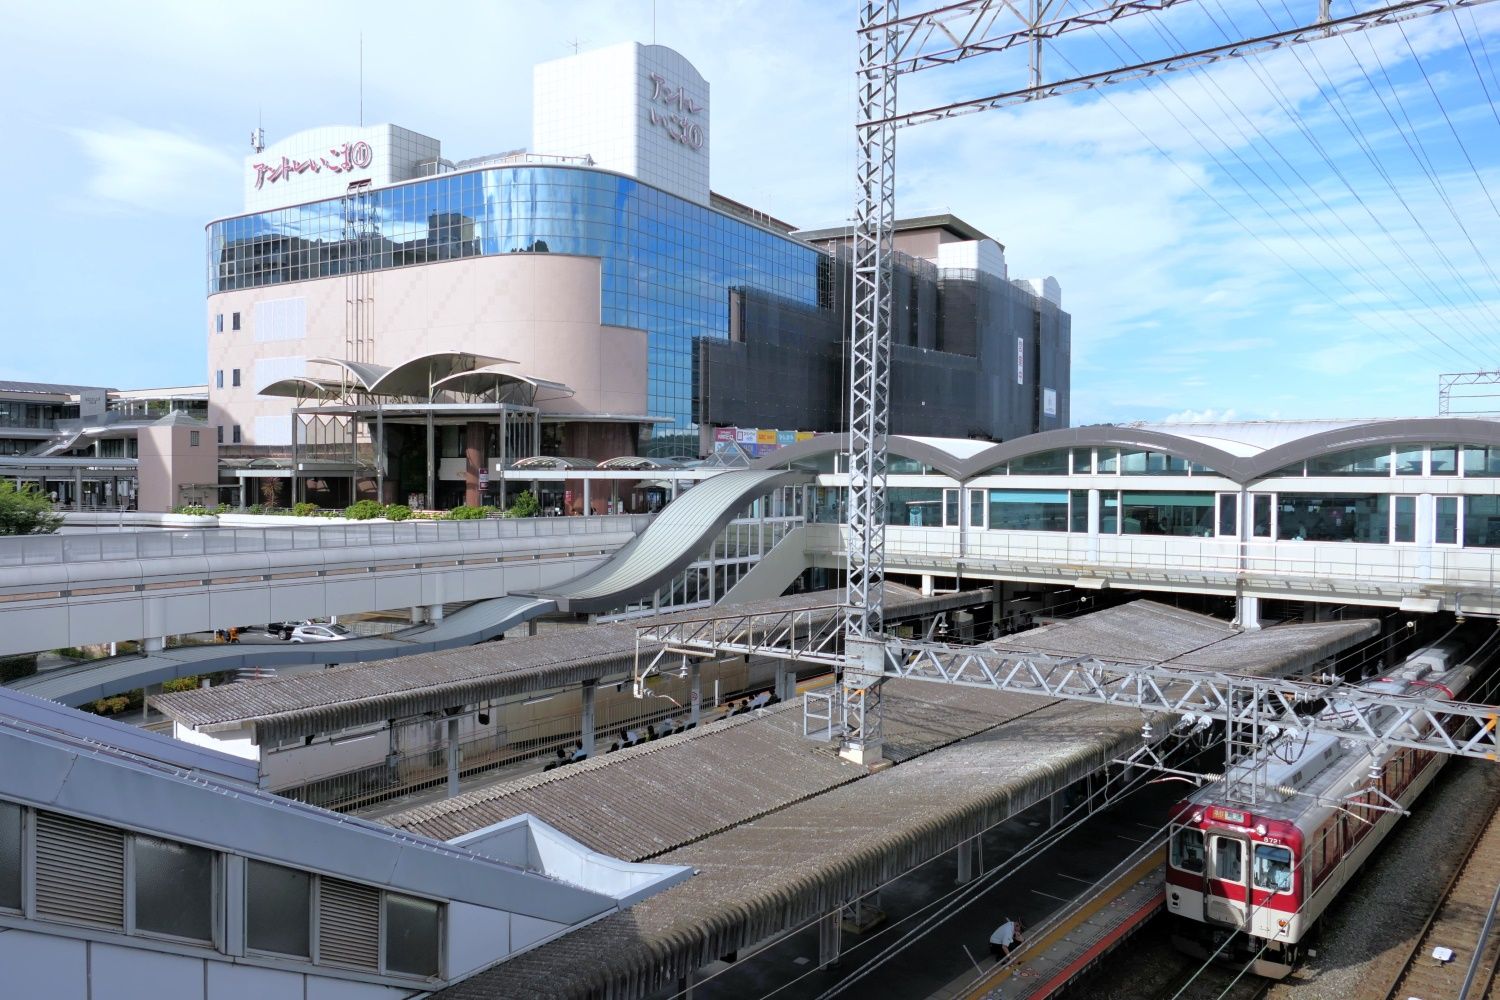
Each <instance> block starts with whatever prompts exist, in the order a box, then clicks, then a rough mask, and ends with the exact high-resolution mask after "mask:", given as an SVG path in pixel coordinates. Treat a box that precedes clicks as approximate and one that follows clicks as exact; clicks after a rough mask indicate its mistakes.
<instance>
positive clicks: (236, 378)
mask: <svg viewBox="0 0 1500 1000" xmlns="http://www.w3.org/2000/svg"><path fill="white" fill-rule="evenodd" d="M229 384H230V385H232V386H236V387H237V386H239V384H240V370H239V369H238V368H235V369H233V370H232V371H231V372H230V374H229Z"/></svg>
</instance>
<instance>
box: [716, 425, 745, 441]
mask: <svg viewBox="0 0 1500 1000" xmlns="http://www.w3.org/2000/svg"><path fill="white" fill-rule="evenodd" d="M738 433H739V428H738V427H715V428H714V440H715V441H736V440H738V437H737V436H736V435H737V434H738Z"/></svg>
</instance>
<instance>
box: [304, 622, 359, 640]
mask: <svg viewBox="0 0 1500 1000" xmlns="http://www.w3.org/2000/svg"><path fill="white" fill-rule="evenodd" d="M352 638H354V633H353V632H351V631H349V630H348V629H347V628H345V627H344V626H342V625H298V626H297V627H296V628H294V629H292V642H337V641H339V640H341V639H352Z"/></svg>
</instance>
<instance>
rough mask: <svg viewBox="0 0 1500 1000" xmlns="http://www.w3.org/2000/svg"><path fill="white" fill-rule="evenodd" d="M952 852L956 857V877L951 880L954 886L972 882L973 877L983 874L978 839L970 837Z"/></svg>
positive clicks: (981, 855) (982, 859) (982, 860)
mask: <svg viewBox="0 0 1500 1000" xmlns="http://www.w3.org/2000/svg"><path fill="white" fill-rule="evenodd" d="M954 852H955V853H956V854H957V855H958V875H957V877H956V878H954V880H953V882H954V884H955V885H964V884H965V883H968V882H972V881H973V880H974V876H976V875H981V874H983V873H984V849H983V846H982V845H981V844H980V842H979V838H978V837H970V838H969V839H968V840H966V841H964V842H963V843H961V844H959V845H958V846H957V847H956V848H954Z"/></svg>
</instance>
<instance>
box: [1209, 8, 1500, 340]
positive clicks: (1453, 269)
mask: <svg viewBox="0 0 1500 1000" xmlns="http://www.w3.org/2000/svg"><path fill="white" fill-rule="evenodd" d="M1255 2H1256V6H1258V7H1259V8H1260V10H1261V12H1262V13H1263V14H1265V16H1266V20H1267V21H1268V22H1270V23H1271V24H1273V25H1274V24H1275V23H1276V22H1275V18H1274V17H1272V15H1271V12H1270V11H1269V10H1267V9H1266V5H1265V3H1264V2H1263V0H1255ZM1281 6H1282V9H1284V10H1286V11H1287V12H1288V13H1291V8H1290V7H1288V6H1287V5H1286V0H1281ZM1221 9H1222V8H1221ZM1304 47H1305V48H1307V49H1308V53H1307V54H1308V55H1310V56H1311V57H1312V60H1313V62H1314V63H1316V64H1317V67H1318V70H1319V71H1320V72H1321V73H1322V74H1323V78H1324V80H1326V81H1327V83H1328V86H1326V87H1325V86H1324V85H1323V83H1322V82H1320V81H1319V80H1318V78H1317V77H1316V76H1315V75H1314V74H1313V72H1312V70H1311V69H1309V68H1308V66H1307V60H1306V59H1305V58H1304V57H1303V52H1302V51H1301V50H1302V48H1304ZM1292 57H1293V59H1294V60H1295V61H1296V63H1297V65H1298V66H1299V67H1300V68H1301V69H1302V72H1303V73H1304V74H1305V75H1306V76H1307V79H1308V82H1309V83H1311V84H1312V85H1313V87H1314V89H1316V90H1317V92H1318V95H1319V96H1320V97H1322V99H1323V102H1324V103H1325V104H1326V105H1327V106H1328V108H1329V110H1331V111H1332V112H1333V113H1334V117H1335V118H1336V119H1337V120H1338V121H1339V123H1340V124H1341V125H1342V126H1343V127H1344V130H1345V132H1347V133H1348V135H1349V137H1350V138H1351V139H1352V140H1354V144H1355V145H1356V146H1357V147H1358V148H1359V150H1360V152H1362V153H1363V154H1364V156H1365V159H1366V160H1367V161H1368V162H1369V164H1370V166H1371V167H1372V168H1373V169H1374V170H1375V173H1376V174H1377V175H1379V177H1380V178H1381V180H1383V181H1384V182H1385V186H1386V189H1387V190H1389V191H1390V193H1391V195H1392V196H1393V197H1394V198H1395V199H1396V201H1397V203H1398V204H1400V205H1401V207H1402V209H1403V210H1404V211H1405V212H1406V216H1407V218H1408V219H1410V220H1411V223H1412V225H1414V226H1415V227H1416V230H1417V232H1418V233H1420V234H1421V236H1422V239H1423V240H1425V241H1426V243H1427V245H1428V246H1429V247H1430V248H1431V249H1432V251H1433V252H1434V253H1436V254H1437V257H1438V259H1439V260H1440V261H1441V262H1442V264H1443V266H1444V268H1446V269H1447V271H1448V274H1449V275H1450V276H1451V277H1452V278H1453V281H1454V283H1455V286H1456V287H1458V288H1459V289H1461V290H1462V291H1463V292H1464V293H1465V294H1467V295H1468V296H1469V298H1471V299H1473V301H1474V302H1475V304H1476V305H1478V306H1479V307H1480V308H1481V309H1482V310H1484V311H1487V312H1489V313H1490V314H1491V316H1492V317H1493V316H1494V313H1493V310H1490V309H1489V308H1488V305H1487V303H1486V301H1485V300H1484V299H1482V298H1481V297H1480V296H1479V294H1478V292H1476V291H1475V290H1474V287H1473V285H1472V284H1471V283H1470V282H1469V280H1468V279H1467V278H1466V277H1465V276H1464V275H1463V273H1462V272H1460V271H1459V270H1458V267H1457V266H1456V265H1455V264H1454V263H1453V261H1452V259H1451V258H1450V257H1449V256H1448V254H1447V252H1446V251H1445V250H1443V248H1442V246H1441V245H1440V244H1439V243H1438V241H1437V239H1436V238H1435V237H1434V236H1433V235H1432V232H1431V230H1430V229H1429V228H1428V226H1427V224H1426V223H1425V222H1424V221H1423V220H1422V218H1421V217H1420V216H1419V215H1418V214H1417V212H1416V210H1415V209H1413V208H1412V206H1411V203H1410V202H1409V201H1408V200H1407V198H1406V195H1405V194H1404V193H1403V192H1402V191H1401V187H1400V185H1398V184H1397V183H1396V181H1395V179H1394V178H1393V177H1392V176H1391V174H1390V172H1389V171H1388V170H1387V169H1386V166H1385V163H1384V161H1383V160H1382V159H1381V157H1380V156H1379V154H1378V153H1376V152H1375V150H1374V148H1373V146H1372V145H1371V144H1370V142H1369V138H1368V137H1367V136H1366V135H1365V134H1364V130H1363V129H1362V128H1360V127H1359V126H1358V122H1357V116H1356V115H1355V114H1354V112H1353V111H1352V110H1350V108H1349V104H1348V102H1347V101H1346V100H1345V99H1344V96H1343V93H1342V92H1341V91H1340V89H1339V88H1338V87H1337V86H1336V85H1334V83H1333V74H1332V73H1330V72H1329V71H1328V68H1327V67H1326V66H1324V65H1323V57H1322V56H1321V55H1320V54H1319V53H1318V47H1317V46H1299V47H1297V48H1294V49H1292ZM1361 201H1362V202H1363V199H1361ZM1371 217H1372V218H1374V214H1373V212H1372V213H1371ZM1377 225H1379V227H1380V229H1381V231H1382V232H1384V233H1386V236H1387V237H1388V238H1389V239H1390V240H1391V241H1392V242H1393V244H1394V245H1396V247H1397V249H1398V250H1400V251H1401V254H1402V256H1403V257H1405V258H1406V259H1407V261H1408V262H1409V263H1410V264H1411V265H1412V266H1413V267H1416V268H1421V264H1420V263H1419V262H1418V261H1417V260H1416V258H1415V257H1413V256H1412V254H1411V252H1410V251H1409V250H1407V249H1406V247H1405V244H1404V243H1403V242H1401V241H1398V240H1397V238H1396V236H1395V235H1394V234H1392V233H1391V232H1390V231H1389V229H1388V228H1387V227H1386V226H1385V224H1384V223H1383V222H1379V221H1377ZM1424 273H1425V271H1424ZM1434 287H1435V288H1436V289H1437V292H1438V297H1439V298H1441V299H1443V300H1444V301H1445V302H1447V303H1448V305H1449V307H1450V308H1451V309H1453V310H1454V312H1455V313H1456V314H1457V315H1459V316H1464V317H1465V318H1468V317H1467V316H1466V314H1465V313H1464V310H1463V308H1462V307H1461V306H1459V304H1458V303H1457V302H1455V301H1454V300H1453V299H1452V298H1450V297H1449V295H1448V293H1447V291H1446V290H1444V289H1443V288H1442V287H1441V286H1438V285H1437V284H1436V283H1435V282H1434ZM1495 321H1500V318H1497V319H1496V320H1495ZM1470 322H1471V323H1472V324H1473V325H1474V326H1475V328H1476V330H1477V332H1478V333H1479V334H1480V335H1481V336H1482V335H1483V333H1484V331H1483V329H1482V328H1480V327H1479V326H1478V324H1477V322H1475V321H1473V320H1472V319H1470Z"/></svg>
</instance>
